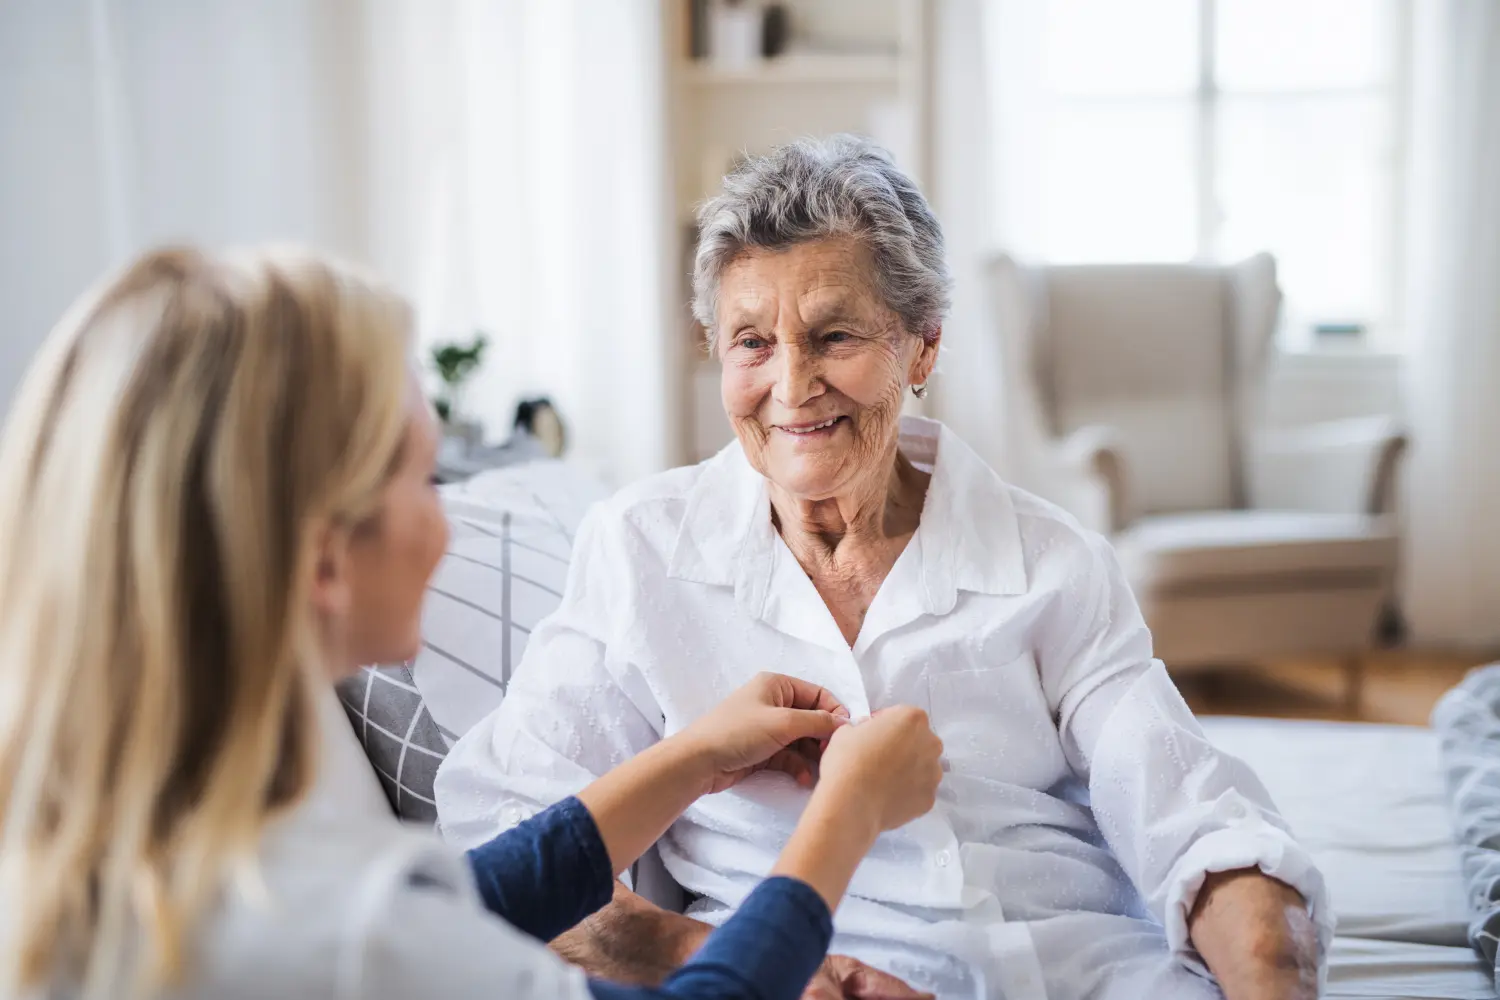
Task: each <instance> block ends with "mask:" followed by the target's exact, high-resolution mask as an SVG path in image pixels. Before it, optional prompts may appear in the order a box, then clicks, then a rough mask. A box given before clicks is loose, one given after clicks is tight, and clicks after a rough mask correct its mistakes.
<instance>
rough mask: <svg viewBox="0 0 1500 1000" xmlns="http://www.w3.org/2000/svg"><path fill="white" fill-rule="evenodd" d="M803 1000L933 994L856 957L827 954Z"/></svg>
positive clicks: (882, 999) (928, 997) (909, 999)
mask: <svg viewBox="0 0 1500 1000" xmlns="http://www.w3.org/2000/svg"><path fill="white" fill-rule="evenodd" d="M802 1000H933V996H932V994H931V993H923V992H921V991H920V990H914V989H912V988H911V987H910V986H908V985H906V984H905V983H903V982H902V981H901V980H899V979H897V978H896V977H895V976H892V975H889V974H887V973H884V972H881V971H880V970H879V969H872V968H871V967H870V966H868V965H866V964H865V963H863V962H861V961H860V960H859V959H857V958H850V957H849V956H848V955H829V956H828V958H827V959H825V960H824V962H823V967H822V968H821V969H819V970H818V972H817V974H816V975H815V976H813V978H812V982H810V983H808V984H807V989H806V991H804V992H803V994H802Z"/></svg>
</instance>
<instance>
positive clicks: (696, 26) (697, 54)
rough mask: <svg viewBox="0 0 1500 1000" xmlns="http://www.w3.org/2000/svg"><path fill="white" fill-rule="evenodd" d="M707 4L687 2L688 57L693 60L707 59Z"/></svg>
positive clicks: (704, 0)
mask: <svg viewBox="0 0 1500 1000" xmlns="http://www.w3.org/2000/svg"><path fill="white" fill-rule="evenodd" d="M708 4H709V0H688V55H689V56H691V57H692V58H694V59H707V58H708Z"/></svg>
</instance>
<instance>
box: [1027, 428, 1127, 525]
mask: <svg viewBox="0 0 1500 1000" xmlns="http://www.w3.org/2000/svg"><path fill="white" fill-rule="evenodd" d="M1118 441H1119V436H1118V435H1117V434H1116V433H1115V432H1114V430H1113V429H1111V428H1109V427H1106V426H1103V425H1097V424H1094V425H1089V426H1087V427H1080V428H1078V429H1077V430H1076V431H1073V432H1072V433H1071V434H1069V435H1068V436H1067V437H1063V438H1054V439H1052V440H1048V441H1043V442H1041V444H1040V447H1039V448H1036V449H1035V450H1033V451H1032V454H1031V455H1030V456H1029V460H1028V461H1027V462H1026V466H1027V472H1026V475H1025V476H1024V477H1023V480H1022V481H1021V482H1020V485H1023V486H1025V487H1026V488H1028V489H1030V490H1032V491H1033V492H1035V493H1037V494H1038V495H1040V496H1042V497H1045V498H1046V499H1048V500H1051V501H1052V502H1053V503H1055V504H1057V505H1058V506H1060V507H1062V508H1063V509H1064V510H1066V511H1068V513H1070V514H1072V515H1073V516H1074V517H1076V518H1078V520H1079V521H1081V522H1082V523H1083V524H1084V526H1085V527H1089V528H1092V529H1094V530H1096V531H1099V532H1102V533H1103V534H1106V535H1109V534H1113V533H1114V532H1116V531H1118V530H1120V529H1121V528H1122V527H1124V525H1125V519H1126V514H1125V509H1126V505H1125V501H1126V494H1125V463H1124V460H1123V458H1122V457H1121V453H1120V448H1119V445H1118Z"/></svg>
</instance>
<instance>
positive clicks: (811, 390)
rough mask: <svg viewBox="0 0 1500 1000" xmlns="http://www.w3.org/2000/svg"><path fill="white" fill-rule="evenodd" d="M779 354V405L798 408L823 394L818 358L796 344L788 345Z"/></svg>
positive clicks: (777, 375)
mask: <svg viewBox="0 0 1500 1000" xmlns="http://www.w3.org/2000/svg"><path fill="white" fill-rule="evenodd" d="M777 354H778V357H777V359H776V363H777V372H776V390H775V392H776V401H777V402H778V403H780V404H781V405H783V406H789V407H797V406H801V405H803V404H804V403H806V402H807V401H808V400H810V399H812V398H814V397H816V396H818V395H820V394H821V393H822V391H823V390H822V380H823V373H822V366H821V365H820V364H819V362H818V359H817V358H816V357H814V356H813V355H812V354H811V353H810V352H808V351H806V350H804V349H802V348H801V347H800V346H799V345H795V344H790V345H787V346H786V347H784V348H782V350H780V351H778V352H777Z"/></svg>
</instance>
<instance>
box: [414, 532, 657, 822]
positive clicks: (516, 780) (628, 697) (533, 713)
mask: <svg viewBox="0 0 1500 1000" xmlns="http://www.w3.org/2000/svg"><path fill="white" fill-rule="evenodd" d="M607 517H608V513H607V511H606V510H604V509H602V508H595V510H594V512H592V513H591V514H590V515H589V516H588V517H587V518H586V519H585V520H584V523H583V525H582V526H581V527H580V528H579V532H578V539H577V542H576V544H575V549H574V556H573V561H572V565H571V566H570V568H569V570H568V582H567V585H566V587H565V588H564V593H563V600H562V604H561V605H560V606H559V607H558V609H557V611H555V612H554V613H553V614H552V615H551V616H550V617H548V618H547V619H546V620H544V621H543V622H542V623H541V624H540V625H538V626H537V628H536V630H535V631H534V632H533V633H532V635H531V638H530V641H529V642H528V643H527V646H526V652H525V655H524V656H523V657H522V659H521V664H520V666H519V667H518V668H517V670H516V673H515V674H514V676H513V677H512V679H511V683H510V687H509V689H508V690H507V691H506V693H505V700H504V701H502V702H501V704H500V707H499V708H498V709H496V710H495V711H494V712H492V713H491V714H490V715H489V716H488V717H486V718H485V719H483V720H482V721H480V722H479V724H478V725H476V726H475V727H474V728H473V729H471V730H470V731H469V732H468V733H467V734H465V735H464V736H463V738H462V739H460V740H459V741H458V743H457V744H455V745H454V747H453V749H452V750H451V751H450V752H449V754H448V756H447V758H446V759H445V760H444V761H443V764H442V766H441V767H440V768H439V769H438V773H437V778H436V781H435V783H434V787H435V792H436V798H437V810H438V826H439V828H440V829H441V831H442V833H443V836H444V837H445V838H446V839H447V840H448V841H449V842H450V843H453V844H454V845H456V846H458V847H462V848H470V847H474V846H476V845H478V844H482V843H484V842H485V841H487V840H489V839H491V838H492V837H494V836H495V835H496V834H497V833H500V832H501V831H503V830H507V829H509V828H511V827H513V826H515V825H516V824H517V823H519V822H521V821H522V820H524V819H526V818H528V817H529V816H531V815H533V814H534V813H536V812H538V811H540V810H541V809H544V808H546V807H547V806H549V805H551V804H552V803H554V802H557V801H558V800H560V799H564V798H566V797H568V796H569V795H573V794H576V793H577V792H578V791H580V790H581V789H582V788H583V787H584V786H585V785H587V784H588V783H589V782H591V781H593V780H594V779H595V778H597V777H599V776H600V775H602V774H604V773H605V772H606V771H608V770H610V769H611V768H613V767H615V766H616V765H618V764H621V763H623V762H624V761H625V760H627V759H628V758H630V757H632V756H634V755H635V754H637V753H639V752H640V751H641V750H644V749H645V748H646V747H648V746H650V745H651V744H653V743H655V742H657V741H658V740H659V739H660V738H661V733H662V725H663V723H662V716H661V712H660V709H659V708H658V707H657V704H656V700H655V697H654V695H653V694H652V692H651V690H650V688H649V687H648V686H647V685H646V684H645V682H644V680H643V679H642V678H641V677H640V674H639V672H638V671H637V670H636V669H635V668H634V667H632V666H631V665H629V664H626V663H621V662H617V661H616V660H615V659H614V658H612V656H611V642H610V632H611V629H612V619H611V614H612V611H613V607H615V606H618V605H617V604H616V601H615V599H614V596H613V595H614V594H615V593H616V592H617V590H618V588H619V587H620V586H621V585H622V578H624V577H626V576H627V575H628V574H629V573H630V565H629V562H628V559H627V553H626V552H625V551H624V546H623V544H622V543H621V540H620V539H619V537H618V536H619V534H620V527H619V526H618V525H609V524H605V523H602V522H604V521H605V520H606V518H607Z"/></svg>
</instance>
